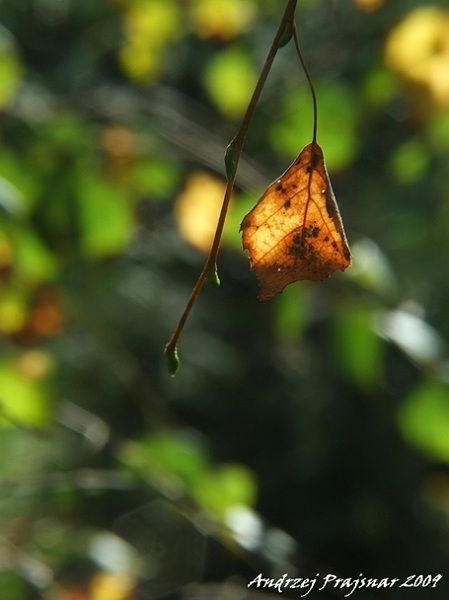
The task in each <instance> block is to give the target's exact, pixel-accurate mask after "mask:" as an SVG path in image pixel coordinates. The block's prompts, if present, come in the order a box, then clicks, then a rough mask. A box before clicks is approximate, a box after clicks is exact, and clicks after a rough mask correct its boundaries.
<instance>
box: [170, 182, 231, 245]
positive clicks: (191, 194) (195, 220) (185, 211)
mask: <svg viewBox="0 0 449 600" xmlns="http://www.w3.org/2000/svg"><path fill="white" fill-rule="evenodd" d="M225 188H226V186H225V183H224V182H223V181H222V180H220V179H218V178H216V177H214V176H212V175H210V174H209V173H205V172H197V173H193V174H192V175H190V177H189V179H188V180H187V183H186V185H185V187H184V189H183V190H182V192H181V193H180V194H179V196H178V198H177V200H176V204H175V218H176V222H177V225H178V229H179V231H180V233H181V235H182V237H183V238H184V239H185V240H186V242H188V243H189V244H192V246H194V247H195V248H197V249H198V250H201V251H202V252H207V251H208V250H209V248H210V245H211V243H212V239H213V237H214V233H215V228H216V226H217V220H218V215H219V212H220V208H221V204H222V202H223V196H224V191H225Z"/></svg>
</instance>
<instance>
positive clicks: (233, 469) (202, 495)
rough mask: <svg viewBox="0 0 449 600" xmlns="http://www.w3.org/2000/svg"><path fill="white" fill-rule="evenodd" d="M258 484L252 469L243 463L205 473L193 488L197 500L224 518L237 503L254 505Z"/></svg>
mask: <svg viewBox="0 0 449 600" xmlns="http://www.w3.org/2000/svg"><path fill="white" fill-rule="evenodd" d="M256 492H257V484H256V479H255V476H254V474H253V472H252V471H250V470H249V469H248V468H246V467H244V466H243V465H239V464H227V465H223V466H222V467H221V468H219V469H216V470H214V471H208V472H206V473H204V475H203V477H202V478H201V479H199V480H198V481H197V482H196V486H195V488H194V490H193V493H194V497H195V498H196V500H197V502H199V504H200V505H201V506H202V507H203V508H204V509H206V510H207V511H209V512H211V513H212V514H214V515H216V516H218V517H220V518H223V517H224V516H225V515H226V513H227V512H228V510H229V509H230V508H232V507H233V506H236V505H244V506H253V505H254V502H255V500H256Z"/></svg>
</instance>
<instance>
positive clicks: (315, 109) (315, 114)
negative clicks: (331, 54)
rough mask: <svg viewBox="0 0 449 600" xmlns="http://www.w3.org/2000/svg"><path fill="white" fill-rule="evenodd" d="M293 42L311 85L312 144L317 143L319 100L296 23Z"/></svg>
mask: <svg viewBox="0 0 449 600" xmlns="http://www.w3.org/2000/svg"><path fill="white" fill-rule="evenodd" d="M293 41H294V43H295V48H296V53H297V54H298V58H299V61H300V63H301V66H302V69H303V71H304V73H305V76H306V78H307V82H308V84H309V88H310V92H311V94H312V104H313V135H312V142H313V143H315V142H316V134H317V129H318V103H317V99H316V92H315V88H314V87H313V83H312V78H311V77H310V73H309V70H308V68H307V65H306V61H305V60H304V57H303V55H302V52H301V47H300V45H299V40H298V31H297V29H296V24H295V22H293Z"/></svg>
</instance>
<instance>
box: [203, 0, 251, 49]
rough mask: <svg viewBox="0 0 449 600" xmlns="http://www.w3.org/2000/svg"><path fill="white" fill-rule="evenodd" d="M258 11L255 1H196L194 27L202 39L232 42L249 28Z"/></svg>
mask: <svg viewBox="0 0 449 600" xmlns="http://www.w3.org/2000/svg"><path fill="white" fill-rule="evenodd" d="M256 10H257V7H256V5H255V2H254V1H253V0H245V2H242V1H241V0H194V1H193V3H192V8H191V18H192V26H193V29H194V30H195V32H196V33H197V35H198V36H199V37H201V38H219V39H222V40H231V39H232V38H234V37H236V36H237V35H239V34H240V33H242V31H244V30H245V29H246V28H247V27H248V25H249V24H250V23H251V22H252V20H253V19H254V16H255V14H256Z"/></svg>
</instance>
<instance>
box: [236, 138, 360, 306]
mask: <svg viewBox="0 0 449 600" xmlns="http://www.w3.org/2000/svg"><path fill="white" fill-rule="evenodd" d="M240 230H241V231H242V243H243V248H244V249H245V250H248V251H249V255H250V262H251V267H252V268H253V269H255V271H256V273H257V276H258V278H259V282H260V294H259V299H260V300H268V299H269V298H272V297H273V296H275V295H276V294H278V293H279V292H281V291H282V290H283V289H284V287H285V286H286V285H288V284H289V283H292V282H294V281H298V280H300V279H310V280H312V281H320V280H322V279H325V278H326V277H329V276H330V275H332V274H333V273H334V272H335V271H336V270H337V269H341V270H342V271H344V270H345V269H346V268H347V267H349V265H350V264H351V254H350V251H349V247H348V243H347V241H346V236H345V232H344V229H343V224H342V221H341V217H340V213H339V210H338V206H337V202H336V200H335V196H334V193H333V191H332V186H331V182H330V180H329V175H328V173H327V169H326V165H325V162H324V156H323V151H322V150H321V148H320V146H319V145H318V144H317V143H316V142H311V143H310V144H308V145H307V146H306V147H305V148H304V149H303V150H302V151H301V153H300V154H299V156H298V157H297V159H296V160H295V161H294V162H293V164H292V165H291V166H290V167H289V168H288V169H287V171H285V173H284V174H283V175H282V176H281V177H280V178H279V179H277V180H276V181H275V182H273V183H272V184H271V185H270V186H269V187H268V188H267V190H266V191H265V193H264V194H263V195H262V197H261V198H260V200H259V201H258V202H257V204H256V205H255V206H254V208H253V209H252V210H251V211H250V212H249V213H248V214H247V215H246V216H245V218H244V219H243V221H242V224H241V227H240Z"/></svg>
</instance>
